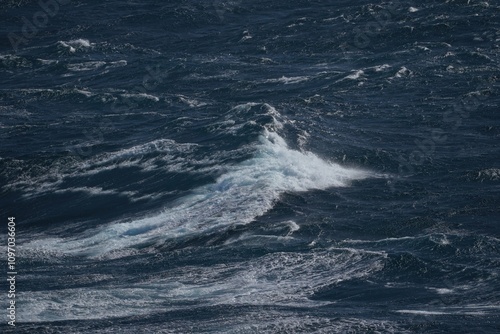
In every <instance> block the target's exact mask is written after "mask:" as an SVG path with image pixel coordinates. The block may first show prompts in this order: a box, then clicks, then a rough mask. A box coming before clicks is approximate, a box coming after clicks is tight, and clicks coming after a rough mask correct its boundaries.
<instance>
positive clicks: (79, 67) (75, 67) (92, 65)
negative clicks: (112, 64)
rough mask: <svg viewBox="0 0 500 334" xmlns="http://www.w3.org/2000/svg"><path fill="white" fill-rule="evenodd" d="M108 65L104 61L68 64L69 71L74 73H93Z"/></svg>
mask: <svg viewBox="0 0 500 334" xmlns="http://www.w3.org/2000/svg"><path fill="white" fill-rule="evenodd" d="M104 65H106V62H104V61H88V62H85V63H75V64H68V66H67V67H68V70H70V71H74V72H81V71H92V70H96V69H98V68H100V67H103V66H104Z"/></svg>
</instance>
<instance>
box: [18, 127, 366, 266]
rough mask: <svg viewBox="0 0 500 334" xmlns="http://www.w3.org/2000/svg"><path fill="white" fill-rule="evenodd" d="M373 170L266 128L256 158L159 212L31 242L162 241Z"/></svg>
mask: <svg viewBox="0 0 500 334" xmlns="http://www.w3.org/2000/svg"><path fill="white" fill-rule="evenodd" d="M369 175H370V174H369V173H368V172H365V171H361V170H357V169H352V168H345V167H342V166H340V165H337V164H334V163H330V162H327V161H325V160H323V159H321V158H319V157H318V156H316V155H315V154H313V153H311V152H300V151H296V150H292V149H290V148H289V147H288V145H287V144H286V142H285V140H284V139H283V138H282V137H280V136H279V135H278V134H277V133H276V132H273V131H270V130H267V129H264V130H263V134H262V135H261V136H260V137H259V143H258V149H257V151H256V154H255V155H254V157H253V158H251V159H249V160H246V161H244V162H242V163H240V164H238V165H236V166H233V167H231V168H230V169H229V171H228V172H227V173H226V174H224V175H222V176H220V177H219V178H218V179H217V181H216V182H215V183H213V184H209V185H205V186H202V187H199V188H197V189H195V190H194V191H193V193H192V194H191V195H189V196H186V197H184V198H181V199H179V200H178V201H176V202H175V203H173V204H171V205H170V206H169V207H168V208H166V209H165V210H164V211H163V212H161V213H159V214H157V215H155V216H151V217H146V218H143V219H139V220H135V221H131V222H130V221H129V222H126V221H121V222H120V221H119V222H114V223H111V224H109V225H107V226H103V227H100V228H98V229H94V230H92V231H86V232H84V234H83V235H79V236H78V237H77V238H76V239H45V240H38V241H33V242H30V243H28V244H27V245H26V247H28V248H42V249H47V250H51V251H59V252H62V253H64V254H75V255H87V256H99V255H103V254H106V253H108V252H112V251H116V250H120V249H124V248H128V247H131V246H134V245H137V246H140V245H146V244H155V243H158V244H160V243H161V242H163V241H165V240H167V239H171V238H176V237H182V236H186V235H194V234H201V233H205V232H208V231H210V230H213V229H220V228H223V227H224V226H229V225H234V224H247V223H250V222H252V221H253V220H254V219H255V218H256V217H259V216H261V215H263V214H264V213H266V212H267V211H268V210H270V209H271V208H272V207H273V205H274V203H275V202H276V200H277V199H278V198H279V196H280V195H281V194H282V193H284V192H301V191H307V190H310V189H326V188H329V187H342V186H346V185H348V184H349V182H350V181H351V180H355V179H362V178H365V177H368V176H369ZM123 255H125V254H123ZM118 256H120V255H118Z"/></svg>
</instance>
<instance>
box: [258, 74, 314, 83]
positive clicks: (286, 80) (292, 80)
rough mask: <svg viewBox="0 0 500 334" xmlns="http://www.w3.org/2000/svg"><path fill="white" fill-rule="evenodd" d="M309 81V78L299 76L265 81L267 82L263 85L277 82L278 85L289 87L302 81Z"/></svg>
mask: <svg viewBox="0 0 500 334" xmlns="http://www.w3.org/2000/svg"><path fill="white" fill-rule="evenodd" d="M307 80H309V77H305V76H299V77H285V76H282V77H281V78H278V79H267V80H264V82H265V83H267V82H272V83H274V82H278V83H283V84H285V85H289V84H295V83H299V82H302V81H307Z"/></svg>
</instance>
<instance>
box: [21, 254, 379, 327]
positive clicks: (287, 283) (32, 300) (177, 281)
mask: <svg viewBox="0 0 500 334" xmlns="http://www.w3.org/2000/svg"><path fill="white" fill-rule="evenodd" d="M384 258H385V254H381V255H379V254H373V253H366V252H363V251H355V252H354V251H350V250H341V251H339V250H338V249H324V250H317V251H314V250H313V251H311V252H308V253H303V252H276V253H269V254H266V255H264V256H261V257H256V258H253V259H249V260H245V261H242V262H233V263H228V264H225V263H221V264H216V265H211V266H204V265H200V266H183V267H179V268H170V269H169V268H166V270H167V273H168V274H167V275H166V274H165V272H163V273H161V274H160V275H158V276H157V277H155V276H154V275H152V276H150V277H148V278H147V279H145V280H143V281H140V282H135V283H131V282H130V281H127V282H125V283H123V282H122V283H120V281H117V282H116V284H115V285H106V286H104V287H102V288H93V289H91V288H87V287H81V288H69V289H63V290H50V291H34V292H23V291H21V292H20V294H19V297H18V300H19V303H20V305H22V307H20V314H19V319H20V321H34V322H38V321H56V320H70V319H97V318H101V319H102V318H113V317H119V316H129V315H140V314H148V313H152V312H158V311H165V310H179V309H189V310H192V309H193V308H196V307H199V306H200V307H203V306H211V307H213V306H214V305H227V306H228V307H231V306H234V305H271V304H272V305H275V306H279V305H282V306H292V307H301V308H304V307H318V306H322V305H327V304H330V303H331V302H329V301H319V300H313V299H311V298H310V297H311V296H312V295H314V294H315V293H316V292H317V291H318V290H320V289H322V288H325V287H330V286H332V285H333V284H336V283H339V282H342V281H345V280H351V279H355V278H362V277H366V276H368V275H370V274H372V273H373V272H376V271H379V270H381V269H382V268H383V263H384ZM80 276H81V274H80V275H79V276H77V278H78V279H79V280H81V279H87V278H85V277H83V278H82V277H80ZM88 279H89V280H96V279H99V280H109V279H110V277H100V276H99V277H89V278H88Z"/></svg>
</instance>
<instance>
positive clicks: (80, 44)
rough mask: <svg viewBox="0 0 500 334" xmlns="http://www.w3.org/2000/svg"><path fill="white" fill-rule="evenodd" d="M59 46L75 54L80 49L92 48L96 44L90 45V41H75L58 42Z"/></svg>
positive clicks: (80, 39)
mask: <svg viewBox="0 0 500 334" xmlns="http://www.w3.org/2000/svg"><path fill="white" fill-rule="evenodd" d="M58 44H59V45H61V46H63V47H65V48H67V49H68V51H69V52H71V53H75V52H76V50H78V49H86V48H90V47H91V46H93V45H94V44H92V43H90V42H89V40H88V39H82V38H79V39H73V40H70V41H67V42H65V41H58Z"/></svg>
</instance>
